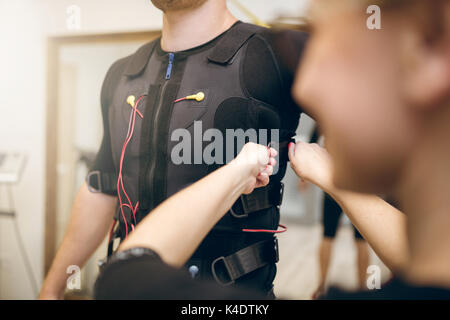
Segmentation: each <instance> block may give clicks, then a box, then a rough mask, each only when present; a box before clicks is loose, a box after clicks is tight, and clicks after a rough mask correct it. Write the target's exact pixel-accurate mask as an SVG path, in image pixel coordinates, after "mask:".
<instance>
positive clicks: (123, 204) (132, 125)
mask: <svg viewBox="0 0 450 320" xmlns="http://www.w3.org/2000/svg"><path fill="white" fill-rule="evenodd" d="M144 96H145V95H142V96H140V97H139V99H138V100H137V101H136V103H135V105H134V107H133V120H132V123H131V130H130V127H128V129H129V132H128V135H127V137H126V138H125V142H124V144H123V146H122V153H121V156H120V165H119V175H118V178H117V191H118V192H117V194H118V198H119V204H120V206H119V207H120V211H121V213H122V218H123V221H124V223H125V238H126V237H128V223H127V220H126V218H125V213H124V211H123V207H128V208H129V209H130V210H131V212H132V213H133V218H134V224H136V211H137V208H138V205H139V202H137V203H136V206H135V207H134V208H133V205H132V203H131V200H130V197H129V196H128V194H127V192H126V191H125V187H124V185H123V178H122V168H123V161H124V158H125V151H126V148H127V146H128V143H129V142H130V140H131V138H132V137H133V133H134V125H135V123H136V113H139V114H140V112H139V110H138V105H139V102H140V101H141V100H142V98H143V97H144ZM140 115H141V114H140ZM141 117H142V115H141ZM120 187H122V192H123V193H124V194H125V196H126V198H127V200H128V204H127V203H123V200H122V196H121V194H120V191H121V190H120ZM131 227H132V229H134V226H133V224H132V225H131Z"/></svg>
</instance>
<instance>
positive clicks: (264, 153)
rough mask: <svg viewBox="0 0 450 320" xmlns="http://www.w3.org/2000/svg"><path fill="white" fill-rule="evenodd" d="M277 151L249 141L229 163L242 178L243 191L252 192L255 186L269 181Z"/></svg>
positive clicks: (263, 184)
mask: <svg viewBox="0 0 450 320" xmlns="http://www.w3.org/2000/svg"><path fill="white" fill-rule="evenodd" d="M277 154H278V152H277V151H276V150H275V149H273V148H269V147H267V146H263V145H260V144H256V143H253V142H249V143H247V144H245V145H244V147H243V148H242V150H241V152H239V154H238V155H237V157H236V158H235V159H234V160H233V161H231V162H230V164H229V165H232V166H235V168H236V169H237V170H238V171H239V173H238V174H240V175H241V177H242V178H243V179H244V187H243V193H244V194H249V193H252V192H253V190H254V189H255V188H259V187H264V186H266V185H267V184H268V183H269V176H270V175H271V174H272V173H273V167H274V166H275V164H276V163H277V162H276V160H275V157H276V156H277Z"/></svg>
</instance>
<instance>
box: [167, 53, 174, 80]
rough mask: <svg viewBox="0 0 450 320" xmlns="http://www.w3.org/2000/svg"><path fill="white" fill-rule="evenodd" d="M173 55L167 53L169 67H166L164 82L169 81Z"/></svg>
mask: <svg viewBox="0 0 450 320" xmlns="http://www.w3.org/2000/svg"><path fill="white" fill-rule="evenodd" d="M174 56H175V55H174V54H173V53H172V52H170V53H169V65H168V66H167V72H166V80H169V79H170V75H171V74H172V66H173V58H174Z"/></svg>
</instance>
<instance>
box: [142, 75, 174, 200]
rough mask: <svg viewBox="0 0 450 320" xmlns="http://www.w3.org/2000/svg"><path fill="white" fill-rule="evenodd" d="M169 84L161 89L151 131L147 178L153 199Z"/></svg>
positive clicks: (165, 84) (167, 82) (165, 83)
mask: <svg viewBox="0 0 450 320" xmlns="http://www.w3.org/2000/svg"><path fill="white" fill-rule="evenodd" d="M167 84H169V81H166V82H164V84H163V86H162V88H161V94H160V95H159V101H158V106H157V108H156V111H155V115H154V117H153V126H152V130H151V135H152V142H151V143H152V149H151V150H152V155H151V156H152V159H151V167H150V169H149V171H148V176H147V181H148V183H149V190H148V191H149V193H148V194H149V195H150V197H152V198H153V196H154V194H153V193H154V189H155V188H154V183H155V181H154V180H155V179H154V171H155V166H156V160H157V159H156V153H157V152H155V150H156V147H157V144H158V141H157V132H158V122H159V121H158V118H159V113H160V110H161V109H162V104H163V102H164V95H165V93H166V87H167ZM153 205H154V203H153V202H152V208H153Z"/></svg>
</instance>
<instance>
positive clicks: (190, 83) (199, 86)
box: [87, 22, 306, 293]
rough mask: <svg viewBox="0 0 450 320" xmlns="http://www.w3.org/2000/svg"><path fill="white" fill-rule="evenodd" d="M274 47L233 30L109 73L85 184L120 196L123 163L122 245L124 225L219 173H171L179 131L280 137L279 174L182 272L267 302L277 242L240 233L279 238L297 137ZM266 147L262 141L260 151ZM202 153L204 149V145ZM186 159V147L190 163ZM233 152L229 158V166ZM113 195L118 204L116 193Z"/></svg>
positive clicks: (122, 63)
mask: <svg viewBox="0 0 450 320" xmlns="http://www.w3.org/2000/svg"><path fill="white" fill-rule="evenodd" d="M288 33H289V34H290V37H292V38H295V39H296V43H297V45H296V49H297V50H298V51H302V49H303V45H304V42H305V40H306V35H305V34H303V33H298V32H288ZM274 41H275V37H274V35H273V34H272V33H271V32H269V30H268V29H265V28H262V27H257V26H254V25H251V24H246V23H242V22H237V23H235V24H234V25H233V26H232V27H231V28H230V29H228V30H227V31H226V32H224V33H222V34H221V35H219V36H218V37H216V38H215V39H213V40H211V41H209V42H208V43H206V44H204V45H201V46H199V47H196V48H193V49H189V50H185V51H181V52H175V53H170V52H165V51H163V50H162V48H161V46H160V39H157V40H155V41H152V42H150V43H148V44H146V45H144V46H142V47H141V48H140V49H139V50H138V51H137V52H136V53H135V54H133V55H131V56H129V57H126V58H124V59H121V60H119V61H117V62H116V63H114V64H113V65H112V67H111V68H110V70H109V71H108V73H107V75H106V78H105V81H104V84H103V87H102V94H101V102H102V113H103V122H104V137H103V141H102V145H101V147H100V150H99V152H98V155H97V159H96V161H95V164H94V166H93V167H92V169H91V171H90V173H89V175H88V177H87V182H88V185H89V187H90V188H91V190H92V189H95V190H97V191H100V192H103V193H107V194H112V195H118V192H117V185H118V184H117V178H118V172H119V169H120V164H121V160H122V161H123V166H122V171H121V177H122V181H123V186H124V188H125V190H126V194H127V197H129V198H130V199H131V202H132V203H133V205H132V206H130V207H122V209H123V210H122V211H121V210H118V212H117V214H116V219H117V220H118V221H119V227H118V228H117V229H116V230H115V235H116V236H118V237H121V238H122V239H123V238H124V237H125V235H126V233H127V232H128V233H129V232H131V230H132V227H131V226H132V225H134V224H135V223H137V222H139V221H140V220H142V219H143V218H144V217H145V215H146V214H148V213H149V212H150V211H151V210H152V209H154V208H155V207H156V206H157V205H158V204H160V203H161V202H162V201H164V200H165V199H167V198H168V197H170V196H171V195H173V194H174V193H176V192H177V191H179V190H181V189H183V188H184V187H186V186H188V185H190V184H192V183H194V182H195V181H197V180H199V179H201V178H202V177H204V176H206V175H207V174H208V173H210V172H211V171H213V170H215V169H217V168H218V167H220V166H221V165H222V163H212V164H211V163H205V161H203V160H201V161H200V162H198V161H197V162H196V161H194V160H192V162H191V163H181V164H175V163H173V161H171V153H172V150H173V148H174V146H176V145H177V144H178V143H179V142H178V141H174V139H173V136H172V134H173V132H174V130H176V129H180V128H181V129H186V130H188V131H189V132H190V134H191V137H193V138H192V140H194V136H195V134H196V133H197V134H198V132H194V131H196V130H197V131H198V128H197V129H196V126H195V123H194V122H195V121H200V122H199V123H201V126H202V128H201V129H202V130H203V132H205V131H206V130H208V129H210V128H216V129H218V130H220V132H222V133H223V136H224V137H225V133H226V130H227V129H242V130H244V131H246V130H248V129H251V128H253V129H256V131H257V132H258V134H259V131H258V130H259V129H268V132H271V131H270V129H279V133H278V137H276V138H277V140H279V146H274V147H276V148H278V149H279V153H280V156H279V159H278V163H279V168H278V171H277V173H276V174H275V175H274V176H272V177H271V179H270V180H271V181H270V184H269V185H268V186H267V187H265V188H260V189H256V190H255V191H254V192H253V193H252V194H250V195H243V196H241V198H240V199H239V200H238V201H237V202H236V203H235V204H234V205H233V209H232V210H230V212H228V213H227V214H226V215H225V216H224V217H223V218H222V219H221V220H220V221H219V222H218V223H217V225H216V226H215V227H214V228H213V230H212V231H211V232H210V233H209V234H208V235H207V236H206V238H205V239H204V241H203V242H202V243H201V245H200V246H199V248H198V249H197V251H196V252H195V253H194V255H193V256H192V257H191V259H190V260H189V261H188V263H187V265H186V270H189V272H190V274H191V275H192V276H193V277H195V278H200V279H215V280H216V281H217V282H219V283H221V284H223V285H227V284H231V285H233V286H243V287H248V288H252V289H256V290H259V291H262V292H267V293H270V292H271V289H272V287H273V286H272V282H273V279H274V277H275V273H276V266H275V263H276V262H277V261H278V251H277V249H278V248H277V243H276V238H275V237H274V236H273V234H272V233H255V232H252V233H249V232H243V231H242V229H243V228H246V229H270V230H276V229H277V227H278V222H279V208H278V206H279V205H280V203H281V198H282V195H281V191H282V184H281V179H282V178H283V176H284V173H285V170H286V165H287V144H288V143H289V141H290V138H291V137H292V136H294V135H295V130H296V128H297V126H298V122H299V116H300V110H299V109H298V107H297V106H296V105H295V104H294V103H293V101H292V100H291V98H290V86H291V83H292V78H293V71H292V70H289V71H288V68H286V66H284V65H283V63H280V62H279V61H281V60H282V59H281V58H280V55H279V54H278V53H277V52H276V51H277V50H274V45H273V43H274ZM197 92H202V93H203V94H204V98H203V99H202V100H200V101H197V100H195V99H194V100H181V101H178V102H175V101H176V100H177V99H180V98H183V97H186V96H189V95H193V94H196V93H197ZM130 96H134V97H135V101H137V100H138V98H140V100H139V104H138V105H137V106H136V107H137V109H138V110H139V112H140V113H141V114H142V115H143V118H140V117H139V116H137V117H136V120H135V123H134V128H133V129H134V135H133V137H132V139H131V140H130V142H129V145H128V146H127V149H126V154H125V156H124V158H123V159H121V155H122V151H123V144H124V140H125V137H127V133H129V132H130V123H131V117H130V114H131V112H132V110H133V109H132V104H130V101H129V98H130ZM197 124H198V123H197ZM224 139H225V138H224ZM272 139H273V137H271V136H270V134H269V137H268V138H267V139H266V140H267V141H265V142H263V143H267V142H270V141H272ZM253 142H260V141H253ZM202 143H203V148H205V146H207V145H208V144H209V143H210V142H209V141H204V142H202ZM194 151H195V150H194V146H192V152H191V154H192V155H194ZM238 152H239V150H235V151H234V154H232V155H231V158H233V157H234V156H235V155H236V154H237V153H238ZM223 154H224V162H225V161H226V159H225V156H226V157H227V158H228V159H229V158H230V155H226V150H223ZM192 158H194V156H192ZM218 187H220V186H218ZM119 188H120V190H122V189H121V187H120V186H119ZM119 195H121V197H122V199H123V198H125V194H124V193H123V191H120V192H119ZM205 196H207V195H205ZM137 202H139V204H138V206H136V208H137V209H136V211H135V212H133V211H132V209H131V208H133V207H134V204H137ZM125 222H126V223H125ZM110 247H111V246H110Z"/></svg>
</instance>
